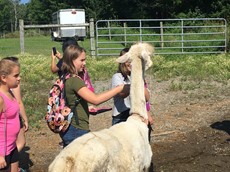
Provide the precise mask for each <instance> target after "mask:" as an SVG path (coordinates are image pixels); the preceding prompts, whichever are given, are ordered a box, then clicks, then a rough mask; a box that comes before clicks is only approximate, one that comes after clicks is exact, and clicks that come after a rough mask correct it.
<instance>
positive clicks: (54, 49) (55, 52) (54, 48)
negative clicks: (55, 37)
mask: <svg viewBox="0 0 230 172" xmlns="http://www.w3.org/2000/svg"><path fill="white" fill-rule="evenodd" d="M52 49H53V54H54V55H56V54H57V50H56V47H53V48H52Z"/></svg>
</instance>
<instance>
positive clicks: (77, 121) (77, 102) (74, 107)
mask: <svg viewBox="0 0 230 172" xmlns="http://www.w3.org/2000/svg"><path fill="white" fill-rule="evenodd" d="M71 77H78V78H80V77H79V76H78V75H75V76H72V75H71V74H68V73H66V74H64V78H65V79H64V83H65V82H66V80H67V79H69V78H71ZM80 79H81V78H80ZM64 87H65V84H64ZM63 97H64V99H65V102H66V105H67V106H69V102H68V100H67V97H66V91H65V88H64V92H63ZM80 101H81V98H77V99H76V100H75V102H74V106H73V107H72V108H71V112H73V114H74V115H73V116H74V118H75V122H76V124H77V125H79V120H78V114H77V111H76V107H77V105H78V104H79V103H80Z"/></svg>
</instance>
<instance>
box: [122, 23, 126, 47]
mask: <svg viewBox="0 0 230 172" xmlns="http://www.w3.org/2000/svg"><path fill="white" fill-rule="evenodd" d="M123 27H124V37H125V47H126V46H127V38H126V27H127V24H126V23H124V24H123Z"/></svg>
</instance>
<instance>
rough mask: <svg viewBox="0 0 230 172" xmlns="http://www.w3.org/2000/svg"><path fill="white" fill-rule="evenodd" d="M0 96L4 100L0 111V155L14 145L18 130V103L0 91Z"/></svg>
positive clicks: (5, 153)
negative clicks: (2, 108)
mask: <svg viewBox="0 0 230 172" xmlns="http://www.w3.org/2000/svg"><path fill="white" fill-rule="evenodd" d="M0 96H1V97H2V98H3V100H4V112H1V113H0V155H1V156H5V155H9V154H10V152H11V151H12V150H13V149H15V147H16V139H17V136H18V133H19V130H20V122H19V104H18V102H17V100H16V99H15V98H14V99H13V100H10V99H9V98H8V97H6V96H5V95H4V94H3V93H1V92H0ZM5 116H6V129H5ZM5 132H6V133H5ZM5 134H6V137H5Z"/></svg>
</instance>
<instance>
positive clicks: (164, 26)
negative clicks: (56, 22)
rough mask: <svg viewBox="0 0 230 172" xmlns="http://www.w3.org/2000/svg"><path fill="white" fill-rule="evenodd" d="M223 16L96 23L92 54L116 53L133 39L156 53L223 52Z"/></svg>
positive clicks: (224, 38)
mask: <svg viewBox="0 0 230 172" xmlns="http://www.w3.org/2000/svg"><path fill="white" fill-rule="evenodd" d="M226 32H227V22H226V20H225V19H223V18H188V19H124V20H99V21H97V22H96V55H97V56H117V55H118V54H119V52H120V50H121V49H123V48H124V47H129V46H130V45H132V44H133V43H134V42H138V41H144V42H149V43H151V44H153V45H154V47H155V49H156V54H198V53H200V54H201V53H202V54H207V53H210V54H212V53H225V52H226V48H227V38H226Z"/></svg>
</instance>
